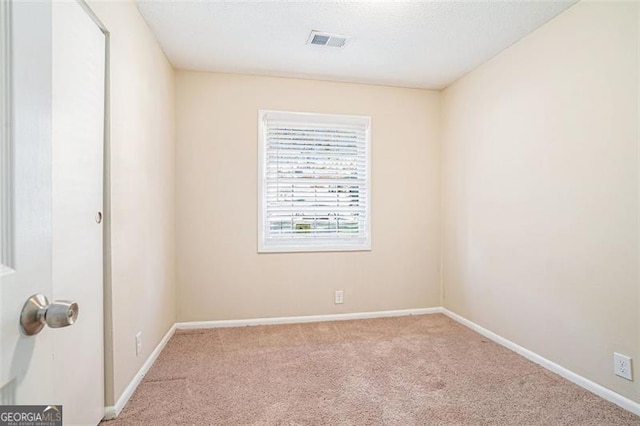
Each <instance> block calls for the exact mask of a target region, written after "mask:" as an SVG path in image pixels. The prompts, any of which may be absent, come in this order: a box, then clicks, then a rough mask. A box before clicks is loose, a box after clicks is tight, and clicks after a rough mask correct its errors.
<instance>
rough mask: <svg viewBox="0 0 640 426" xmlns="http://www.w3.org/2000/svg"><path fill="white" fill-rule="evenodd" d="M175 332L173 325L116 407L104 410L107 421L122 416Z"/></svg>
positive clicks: (121, 396)
mask: <svg viewBox="0 0 640 426" xmlns="http://www.w3.org/2000/svg"><path fill="white" fill-rule="evenodd" d="M175 331H176V325H175V324H173V325H172V326H171V328H170V329H169V331H167V333H166V334H165V335H164V337H163V338H162V340H161V341H160V343H158V346H156V348H155V349H154V350H153V352H151V355H149V358H147V360H146V361H145V363H144V364H142V367H140V370H138V373H137V374H136V375H135V376H134V377H133V380H131V383H129V386H127V387H126V389H125V390H124V392H122V395H120V398H118V400H117V401H116V405H111V406H109V407H105V409H104V419H105V420H110V419H115V418H116V417H118V415H120V412H121V411H122V409H123V408H124V406H125V405H127V402H129V399H130V398H131V396H132V395H133V392H135V390H136V388H137V387H138V385H139V384H140V382H141V381H142V379H143V378H144V376H145V375H146V374H147V372H148V371H149V369H150V368H151V366H152V365H153V363H154V362H156V359H158V356H159V355H160V352H162V350H163V349H164V347H165V346H166V345H167V342H169V339H171V336H173V333H175Z"/></svg>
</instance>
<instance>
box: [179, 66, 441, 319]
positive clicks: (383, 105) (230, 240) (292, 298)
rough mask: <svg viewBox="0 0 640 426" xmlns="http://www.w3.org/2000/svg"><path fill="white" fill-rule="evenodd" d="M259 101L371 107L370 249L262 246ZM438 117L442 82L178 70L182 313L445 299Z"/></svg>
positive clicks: (244, 314)
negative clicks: (424, 85)
mask: <svg viewBox="0 0 640 426" xmlns="http://www.w3.org/2000/svg"><path fill="white" fill-rule="evenodd" d="M261 108H263V109H276V110H286V111H309V112H322V113H337V114H355V115H370V116H371V120H372V139H371V141H372V142H371V143H372V145H371V146H372V202H373V205H372V246H373V250H372V251H370V252H342V253H288V254H287V253H284V254H283V253H270V254H258V253H257V224H258V218H257V209H258V207H257V201H258V194H257V180H258V177H257V170H258V163H257V146H258V144H257V115H258V109H261ZM439 126H440V94H439V93H438V92H430V91H425V90H416V89H399V88H390V87H380V86H368V85H358V84H345V83H330V82H319V81H308V80H294V79H283V78H270V77H255V76H240V75H227V74H213V73H198V72H186V71H178V72H176V140H177V142H176V197H177V199H176V200H177V204H176V208H177V212H176V229H177V231H176V235H177V246H176V247H177V249H176V250H177V251H176V256H177V257H176V259H177V268H178V269H177V270H178V319H179V320H180V321H193V320H219V319H241V318H260V317H277V316H293V315H313V314H332V313H342V312H364V311H378V310H388V309H404V308H422V307H431V306H439V305H440V288H439V272H438V262H439V243H440V241H439V210H440V205H439V199H440V192H439V188H440V180H439V176H440V166H439V164H440V153H439V138H440V134H439ZM336 289H343V290H344V292H345V302H344V304H343V305H335V304H334V303H333V292H334V290H336Z"/></svg>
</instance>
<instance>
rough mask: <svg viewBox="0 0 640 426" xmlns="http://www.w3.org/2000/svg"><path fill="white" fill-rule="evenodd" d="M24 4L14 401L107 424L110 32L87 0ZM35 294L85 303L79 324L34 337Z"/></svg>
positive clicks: (9, 342)
mask: <svg viewBox="0 0 640 426" xmlns="http://www.w3.org/2000/svg"><path fill="white" fill-rule="evenodd" d="M12 7H13V11H12V15H13V19H12V27H13V31H12V34H13V42H12V44H13V61H12V62H13V67H12V69H13V84H12V87H13V98H14V101H13V105H14V107H13V119H12V120H13V122H14V123H15V124H14V131H13V139H12V141H11V148H12V150H13V153H14V155H13V165H12V173H11V174H10V175H12V176H13V178H12V179H9V181H10V182H11V186H12V187H13V191H9V192H8V193H9V194H11V193H13V196H12V197H10V196H5V198H6V199H8V200H9V201H5V202H4V205H8V204H12V205H13V207H12V210H13V215H12V220H9V221H4V222H8V224H9V225H6V226H5V227H4V228H7V230H6V231H5V229H4V228H3V232H4V234H5V235H11V236H12V241H10V243H9V244H5V246H6V247H7V248H6V249H5V250H4V251H6V252H7V253H8V254H7V255H6V256H5V257H4V258H6V259H8V263H10V264H9V265H7V268H4V272H3V275H2V277H1V279H0V294H1V295H2V299H1V300H0V313H1V317H0V318H1V323H0V329H1V330H2V334H0V339H1V343H2V349H1V350H0V355H1V356H2V370H1V371H0V386H2V388H1V391H0V392H1V395H2V402H3V403H7V404H28V405H35V404H39V405H52V404H60V405H62V406H63V419H64V423H65V424H82V425H88V424H97V423H98V422H99V421H100V419H101V418H102V417H103V415H104V369H103V368H104V367H103V365H104V362H103V353H104V351H103V302H102V300H103V294H102V291H103V287H102V277H103V274H102V259H103V258H102V253H103V252H102V250H103V248H102V232H103V231H102V224H101V212H102V187H103V182H102V176H103V142H104V90H105V35H104V34H103V33H102V31H101V30H100V29H99V28H98V26H97V25H96V23H95V22H94V21H93V20H92V18H91V17H90V15H89V14H88V13H87V11H86V10H85V8H84V7H85V6H84V5H81V4H80V3H78V2H75V1H66V2H53V3H23V2H14V3H13V5H12ZM3 167H5V165H4V164H3ZM7 169H8V167H5V170H7ZM3 176H4V175H3ZM5 180H6V179H5ZM3 187H4V186H3ZM4 216H8V215H7V214H5V215H4ZM0 222H2V221H0ZM3 241H4V239H3ZM35 293H41V294H43V295H45V296H47V297H48V298H49V299H50V300H54V299H68V300H71V301H73V302H76V303H77V304H78V306H79V315H78V318H77V320H76V322H75V323H74V324H73V325H71V326H69V327H65V328H57V329H53V328H50V327H44V329H43V330H42V331H41V332H40V333H39V334H37V335H34V336H26V335H25V334H24V333H23V332H22V331H21V329H20V327H19V316H20V311H21V309H22V306H23V304H24V302H25V301H26V300H27V299H28V298H29V296H31V295H33V294H35Z"/></svg>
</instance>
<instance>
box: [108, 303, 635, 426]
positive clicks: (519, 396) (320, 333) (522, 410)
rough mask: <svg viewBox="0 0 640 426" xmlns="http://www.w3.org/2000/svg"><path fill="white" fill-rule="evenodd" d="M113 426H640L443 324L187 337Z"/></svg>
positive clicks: (379, 323) (244, 330)
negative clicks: (193, 425)
mask: <svg viewBox="0 0 640 426" xmlns="http://www.w3.org/2000/svg"><path fill="white" fill-rule="evenodd" d="M105 423H106V424H105V426H116V425H176V424H195V425H245V424H255V425H491V424H496V425H631V424H634V425H640V417H637V416H634V415H633V414H631V413H629V412H627V411H625V410H623V409H621V408H619V407H617V406H616V405H614V404H611V403H609V402H607V401H605V400H603V399H601V398H599V397H597V396H595V395H593V394H591V393H590V392H588V391H586V390H583V389H582V388H580V387H578V386H576V385H574V384H572V383H570V382H568V381H566V380H564V379H562V378H561V377H559V376H557V375H555V374H552V373H550V372H548V371H547V370H545V369H543V368H542V367H540V366H538V365H536V364H534V363H532V362H530V361H528V360H526V359H525V358H522V357H521V356H519V355H517V354H515V353H514V352H511V351H509V350H508V349H505V348H503V347H502V346H499V345H498V344H496V343H493V342H491V341H489V340H488V339H486V338H484V337H483V336H481V335H479V334H477V333H475V332H473V331H471V330H469V329H468V328H466V327H463V326H461V325H459V324H457V323H456V322H454V321H453V320H451V319H449V318H448V317H446V316H444V315H417V316H407V317H396V318H383V319H370V320H356V321H336V322H323V323H310V324H295V325H274V326H259V327H241V328H220V329H210V330H195V331H178V332H176V334H175V335H174V336H173V337H172V338H171V340H170V341H169V343H168V345H167V347H166V348H165V350H164V351H163V352H162V354H161V355H160V357H159V358H158V360H157V361H156V363H155V364H154V366H153V367H152V368H151V370H150V371H149V373H148V374H147V376H146V377H145V378H144V380H143V381H142V383H141V384H140V386H139V387H138V389H137V390H136V392H135V394H134V395H133V397H132V398H131V400H130V401H129V404H128V405H127V406H126V407H125V409H124V410H123V412H122V414H121V415H120V416H119V417H118V418H117V419H115V420H112V421H109V422H105Z"/></svg>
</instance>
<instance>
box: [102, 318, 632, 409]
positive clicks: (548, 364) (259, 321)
mask: <svg viewBox="0 0 640 426" xmlns="http://www.w3.org/2000/svg"><path fill="white" fill-rule="evenodd" d="M426 314H444V315H446V316H448V317H449V318H451V319H453V320H454V321H457V322H459V323H460V324H462V325H463V326H465V327H468V328H470V329H471V330H473V331H475V332H477V333H479V334H481V335H483V336H485V337H486V338H488V339H491V340H493V341H494V342H496V343H498V344H500V345H502V346H504V347H506V348H508V349H510V350H512V351H514V352H515V353H517V354H519V355H521V356H523V357H525V358H527V359H528V360H530V361H533V362H535V363H536V364H538V365H540V366H541V367H543V368H546V369H547V370H549V371H551V372H553V373H556V374H558V375H560V376H562V377H564V378H565V379H567V380H569V381H570V382H573V383H575V384H576V385H578V386H580V387H581V388H583V389H586V390H588V391H590V392H592V393H594V394H596V395H598V396H599V397H601V398H603V399H605V400H607V401H609V402H613V403H614V404H616V405H618V406H619V407H621V408H624V409H625V410H627V411H630V412H632V413H634V414H636V415H638V416H640V404H639V403H637V402H635V401H632V400H630V399H628V398H626V397H624V396H622V395H620V394H618V393H616V392H614V391H612V390H610V389H607V388H605V387H604V386H602V385H599V384H597V383H595V382H593V381H591V380H589V379H587V378H586V377H583V376H581V375H579V374H576V373H574V372H573V371H570V370H568V369H566V368H564V367H562V366H561V365H558V364H556V363H555V362H553V361H551V360H548V359H547V358H544V357H542V356H540V355H538V354H537V353H535V352H533V351H530V350H529V349H526V348H523V347H522V346H520V345H518V344H516V343H514V342H512V341H510V340H508V339H505V338H504V337H502V336H499V335H497V334H496V333H494V332H492V331H489V330H487V329H486V328H484V327H481V326H479V325H478V324H476V323H474V322H473V321H470V320H468V319H466V318H464V317H462V316H460V315H458V314H456V313H454V312H452V311H450V310H448V309H446V308H443V307H440V306H438V307H433V308H418V309H400V310H394V311H376V312H356V313H350V314H329V315H306V316H297V317H277V318H253V319H241V320H218V321H191V322H177V323H175V324H174V325H173V327H171V329H170V330H169V331H168V332H167V334H166V335H165V336H164V338H163V339H162V341H161V342H160V343H159V344H158V346H157V347H156V348H155V350H154V351H153V352H152V353H151V355H150V356H149V359H147V361H146V362H145V363H144V365H143V366H142V368H140V371H138V374H136V376H135V377H134V378H133V380H132V381H131V383H129V386H127V388H126V389H125V391H124V392H123V393H122V395H121V396H120V398H119V399H118V401H117V402H116V405H115V406H110V407H106V408H105V416H104V418H105V420H109V419H114V418H116V417H117V416H118V415H119V414H120V412H121V411H122V409H123V408H124V406H125V405H126V404H127V402H128V401H129V398H131V395H133V392H134V391H135V390H136V388H137V387H138V385H139V384H140V382H141V381H142V379H143V378H144V376H145V374H146V373H147V372H148V371H149V369H150V368H151V366H152V365H153V363H154V362H155V360H156V359H157V358H158V355H160V352H162V350H163V349H164V347H165V345H166V344H167V342H168V341H169V339H170V338H171V336H172V335H173V333H174V332H175V330H190V329H202V328H222V327H246V326H254V325H271V324H300V323H309V322H321V321H344V320H354V319H367V318H385V317H398V316H407V315H426Z"/></svg>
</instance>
